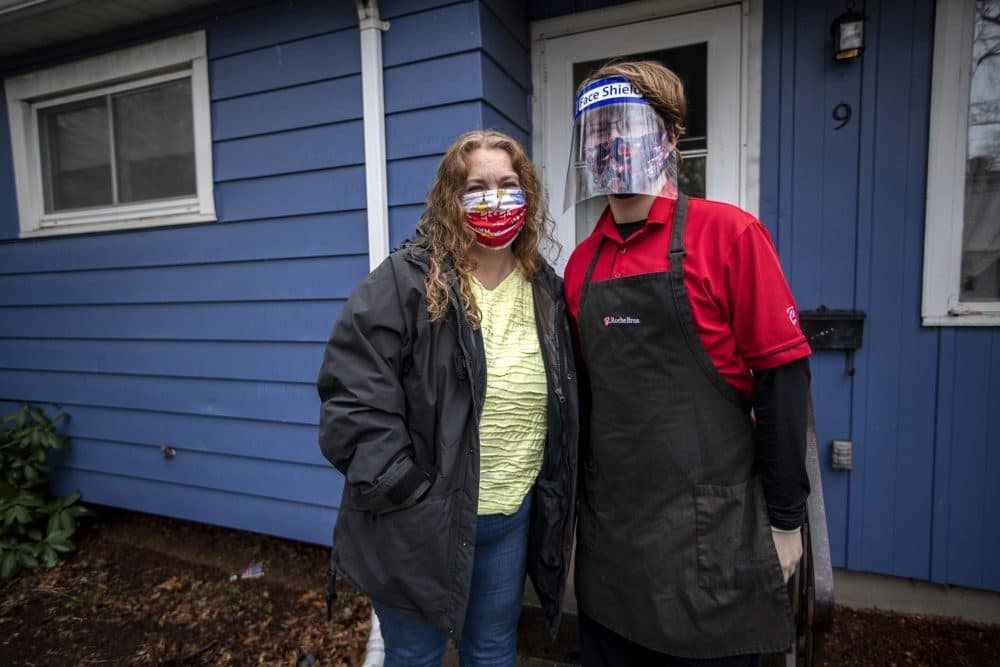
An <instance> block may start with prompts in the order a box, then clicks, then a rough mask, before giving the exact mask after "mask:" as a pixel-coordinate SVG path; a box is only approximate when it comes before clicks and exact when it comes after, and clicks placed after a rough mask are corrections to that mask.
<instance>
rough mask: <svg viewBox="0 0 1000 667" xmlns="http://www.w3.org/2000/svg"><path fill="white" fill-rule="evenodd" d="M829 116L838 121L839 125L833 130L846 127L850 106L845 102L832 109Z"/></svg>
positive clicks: (848, 120)
mask: <svg viewBox="0 0 1000 667" xmlns="http://www.w3.org/2000/svg"><path fill="white" fill-rule="evenodd" d="M831 115H832V116H833V119H834V120H838V121H840V125H837V126H836V127H834V128H833V129H835V130H839V129H840V128H842V127H844V126H845V125H847V123H848V122H850V120H851V105H850V104H848V103H847V102H841V103H840V104H838V105H837V106H835V107H833V114H831Z"/></svg>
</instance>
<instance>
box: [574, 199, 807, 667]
mask: <svg viewBox="0 0 1000 667" xmlns="http://www.w3.org/2000/svg"><path fill="white" fill-rule="evenodd" d="M686 213H687V197H685V196H683V195H681V196H680V198H679V199H678V200H677V203H676V205H675V208H674V217H673V227H672V233H671V240H670V249H669V259H670V270H669V272H667V273H653V274H643V275H637V276H630V277H626V278H621V279H613V280H607V281H601V282H596V283H591V282H590V278H591V274H592V273H593V270H594V264H595V263H596V261H597V258H598V256H599V255H600V252H601V246H600V245H599V246H598V248H597V251H596V252H595V253H594V257H593V259H592V260H591V262H590V265H589V266H588V267H587V272H586V275H585V276H584V279H583V287H582V292H581V295H580V310H579V323H580V340H581V344H582V348H583V360H584V363H585V366H586V369H587V372H588V373H589V375H590V385H591V396H592V405H593V407H592V411H591V417H590V439H589V444H588V445H586V446H585V448H584V450H583V478H582V479H583V486H582V490H581V502H580V514H579V525H578V535H577V543H578V549H577V557H576V558H577V559H576V594H577V599H578V602H579V605H580V608H581V609H582V610H583V611H584V612H586V614H587V615H588V616H590V617H591V618H593V619H594V620H595V621H597V622H599V623H601V624H602V625H604V626H605V627H607V628H609V629H611V630H613V631H614V632H616V633H618V634H619V635H621V636H623V637H625V638H627V639H629V640H631V641H632V642H634V643H636V644H639V645H641V646H645V647H647V648H650V649H653V650H655V651H659V652H661V653H666V654H669V655H674V656H681V657H688V658H710V657H721V656H729V655H738V654H743V653H761V652H772V651H783V650H785V649H786V648H787V647H788V646H790V645H791V642H792V638H793V628H792V614H791V608H790V606H789V600H788V596H787V593H786V592H785V585H784V583H783V577H782V573H781V566H780V564H779V562H778V556H777V553H776V552H775V549H774V542H773V541H772V538H771V532H770V522H769V520H768V517H767V508H766V505H765V502H764V493H763V489H762V487H761V483H760V479H759V478H758V477H757V476H756V471H755V469H754V446H753V425H752V423H751V419H750V406H749V404H748V402H747V401H746V400H745V399H744V398H743V397H742V395H741V394H740V393H739V392H737V391H736V390H735V389H734V388H733V387H732V386H731V385H730V384H729V383H728V382H726V380H725V379H724V378H723V377H722V375H720V374H719V372H718V370H717V369H716V368H715V365H714V364H713V363H712V360H711V359H710V358H709V356H708V353H707V352H706V351H705V348H704V346H703V345H702V344H701V340H700V339H699V337H698V332H697V331H696V329H695V325H694V319H693V318H692V315H691V309H690V306H689V302H688V298H687V292H686V290H685V289H684V279H683V271H682V264H683V257H684V226H685V222H686ZM602 244H603V241H602Z"/></svg>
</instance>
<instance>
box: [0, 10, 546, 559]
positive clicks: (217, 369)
mask: <svg viewBox="0 0 1000 667" xmlns="http://www.w3.org/2000/svg"><path fill="white" fill-rule="evenodd" d="M491 6H492V7H496V3H482V2H479V1H472V2H454V1H452V2H433V1H422V2H421V1H418V2H396V3H393V2H389V3H383V5H382V13H383V18H384V19H386V20H388V21H390V22H391V28H390V29H389V30H388V31H387V32H385V33H384V34H383V66H384V86H385V108H386V117H385V129H386V140H387V146H386V150H387V159H388V163H387V172H388V194H389V203H390V211H389V224H390V236H391V239H392V242H393V243H397V242H399V241H400V240H402V239H403V238H406V237H407V236H409V235H410V234H411V233H412V230H413V226H414V224H415V222H416V220H417V218H418V217H419V215H420V212H421V210H422V208H423V202H424V198H425V196H426V192H427V189H428V188H429V186H430V184H431V181H432V179H433V176H434V173H435V170H436V168H437V165H438V162H439V161H440V158H441V156H442V154H443V153H444V151H445V149H446V148H447V147H448V145H449V144H450V143H451V142H452V141H454V139H455V138H456V137H457V136H458V135H459V134H460V133H461V132H464V131H466V130H469V129H474V128H483V127H494V128H497V129H501V130H503V131H505V132H508V133H510V134H511V135H513V136H514V137H515V138H517V139H518V140H520V141H521V142H522V143H524V144H525V145H527V144H528V141H529V137H530V130H531V128H530V107H529V90H530V84H531V81H530V66H529V62H528V60H529V56H528V48H527V20H526V17H525V16H524V15H523V14H519V13H518V11H520V10H515V11H514V13H513V14H511V12H510V10H509V9H503V8H501V9H499V10H497V9H492V8H491ZM498 12H499V13H501V14H503V15H504V18H503V20H501V19H500V18H498ZM192 17H193V18H192V20H191V21H190V22H189V23H188V24H185V23H184V21H183V19H178V18H176V17H175V18H173V19H171V21H170V22H169V26H170V28H169V29H170V30H171V31H172V32H174V33H176V32H183V31H185V30H199V29H204V30H206V31H207V35H208V60H209V63H208V66H209V79H210V98H211V116H212V139H213V163H214V164H213V166H214V187H215V202H216V210H217V213H218V218H219V221H218V222H217V223H213V224H204V225H194V226H184V227H179V228H161V229H146V230H135V231H129V232H125V233H106V234H94V235H82V236H66V237H53V238H46V239H37V240H28V241H18V240H16V236H17V224H16V217H15V215H16V209H15V208H13V206H14V204H13V202H14V199H13V176H12V174H10V169H11V166H10V163H9V161H8V160H6V159H4V160H0V215H2V216H3V218H4V219H3V220H0V238H7V239H9V241H8V242H6V243H0V410H3V412H4V413H7V412H11V411H13V410H14V409H16V407H17V405H18V404H19V403H21V402H30V403H34V404H38V405H41V406H43V407H44V408H45V409H46V410H48V411H50V412H57V411H65V412H67V413H68V414H69V415H70V419H69V420H68V422H67V423H66V426H65V430H66V432H67V434H68V435H70V437H71V441H72V450H71V451H70V452H68V453H66V454H64V455H61V456H59V457H58V463H59V466H60V468H59V476H58V478H57V480H56V481H57V488H58V489H62V490H64V491H65V490H68V489H70V488H74V487H79V488H80V489H81V490H82V491H83V493H84V496H85V498H86V499H87V500H89V501H91V502H96V503H102V504H108V505H114V506H120V507H127V508H132V509H137V510H142V511H147V512H154V513H161V514H168V515H171V516H177V517H181V518H187V519H193V520H197V521H205V522H208V523H217V524H221V525H227V526H233V527H236V528H244V529H249V530H254V531H259V532H264V533H270V534H274V535H281V536H284V537H292V538H297V539H304V540H309V541H313V542H319V543H323V542H327V541H328V540H329V534H330V528H331V526H332V522H333V519H334V517H335V515H336V508H337V504H338V503H339V498H340V493H341V490H342V484H343V478H342V477H341V476H340V474H339V473H337V472H336V471H334V469H333V468H332V467H331V466H330V465H329V463H328V462H327V461H326V460H325V459H324V458H323V457H322V455H321V453H320V451H319V448H318V446H317V442H316V435H317V433H316V421H317V418H318V407H319V406H318V400H317V398H316V391H315V384H314V383H315V378H316V373H317V371H318V367H319V363H320V360H321V358H322V351H323V345H324V343H325V341H326V338H327V336H328V335H329V332H330V329H331V327H332V325H333V323H334V321H335V320H336V318H337V316H338V315H339V313H340V312H341V309H342V308H343V305H344V302H345V301H346V299H347V297H348V296H349V295H350V293H351V291H352V289H353V287H354V285H356V284H357V282H358V281H359V280H360V279H361V278H362V277H363V276H364V275H365V274H366V273H367V271H368V257H367V234H368V230H367V223H368V221H367V216H366V214H365V206H366V198H365V171H364V169H365V160H364V143H363V141H364V137H363V118H362V106H361V73H360V70H361V63H360V47H359V35H358V27H357V14H356V12H355V10H354V7H353V5H352V4H351V3H331V2H328V1H326V0H305V1H303V2H297V3H295V5H294V8H292V7H290V6H289V5H288V3H286V2H274V3H255V4H253V6H243V7H239V6H234V5H226V8H225V11H221V9H220V11H219V13H218V14H217V15H215V16H211V15H210V14H206V13H205V12H204V11H202V12H201V13H197V14H192ZM143 35H144V36H145V37H146V38H148V39H157V38H159V37H160V36H162V35H157V34H155V30H154V31H150V30H149V29H148V27H146V28H145V31H144V33H143ZM127 39H128V38H127V35H122V34H120V33H116V34H114V35H113V36H110V37H109V39H108V42H107V43H104V44H100V43H98V44H94V46H93V49H92V50H93V53H97V52H107V51H113V50H114V49H115V48H120V45H121V44H122V43H125V42H126V41H127ZM87 55H92V53H89V52H88V53H82V52H81V53H78V54H77V57H86V56H87ZM33 62H39V63H41V62H46V59H45V58H39V59H36V60H35V61H33ZM0 68H3V69H17V64H16V63H13V64H12V63H0ZM21 68H22V69H23V66H22V67H21ZM4 113H6V111H5V110H0V115H2V114H4ZM0 120H4V121H5V120H6V119H5V117H4V118H2V119H0ZM3 126H4V127H6V122H4V123H3ZM0 134H2V135H3V138H2V142H3V143H0V149H3V147H4V146H7V145H8V144H9V137H7V136H6V133H0ZM0 154H9V150H6V151H2V152H0ZM162 448H170V449H171V450H172V451H173V452H174V453H175V456H174V457H173V458H166V457H164V455H163V453H162Z"/></svg>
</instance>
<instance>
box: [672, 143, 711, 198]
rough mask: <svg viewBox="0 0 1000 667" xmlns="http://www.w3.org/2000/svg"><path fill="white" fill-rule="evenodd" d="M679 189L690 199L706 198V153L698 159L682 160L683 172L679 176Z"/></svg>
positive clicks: (688, 158) (702, 153) (686, 158)
mask: <svg viewBox="0 0 1000 667" xmlns="http://www.w3.org/2000/svg"><path fill="white" fill-rule="evenodd" d="M677 187H678V188H680V191H681V192H683V193H684V194H686V195H687V196H689V197H701V198H703V199H704V197H705V152H704V151H702V152H701V155H699V156H696V157H685V158H683V159H682V160H681V170H680V173H678V174H677Z"/></svg>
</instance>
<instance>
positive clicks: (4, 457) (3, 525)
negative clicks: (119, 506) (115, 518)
mask: <svg viewBox="0 0 1000 667" xmlns="http://www.w3.org/2000/svg"><path fill="white" fill-rule="evenodd" d="M64 419H66V414H65V413H62V414H60V415H58V416H57V417H56V418H55V419H51V420H50V419H49V418H48V417H47V416H46V415H45V413H44V412H42V410H41V409H39V408H32V407H31V406H28V405H24V406H22V407H21V409H20V410H18V411H17V412H14V413H12V414H10V415H7V417H5V418H4V420H3V422H2V424H0V577H3V578H4V579H9V578H11V577H13V576H15V575H16V574H18V573H19V572H20V571H21V570H24V569H28V570H34V569H37V568H39V567H44V568H52V567H55V565H56V563H57V562H58V560H59V554H61V553H68V552H70V551H73V549H74V548H75V547H74V545H73V541H72V540H71V539H70V538H71V537H72V536H73V533H75V532H76V521H77V519H79V518H82V517H85V516H91V514H92V513H91V512H90V511H89V510H88V509H87V508H85V507H83V506H81V505H77V504H76V502H77V501H78V500H79V499H80V493H79V492H78V491H74V492H73V493H71V494H70V495H68V496H63V497H62V498H53V497H51V496H50V495H49V478H48V475H49V473H50V472H51V471H52V466H50V465H48V464H47V463H46V458H47V457H48V452H49V450H50V449H59V450H66V449H69V438H67V437H66V436H64V435H59V434H58V433H56V427H57V426H58V425H59V424H60V423H61V422H62V421H63V420H64Z"/></svg>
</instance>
